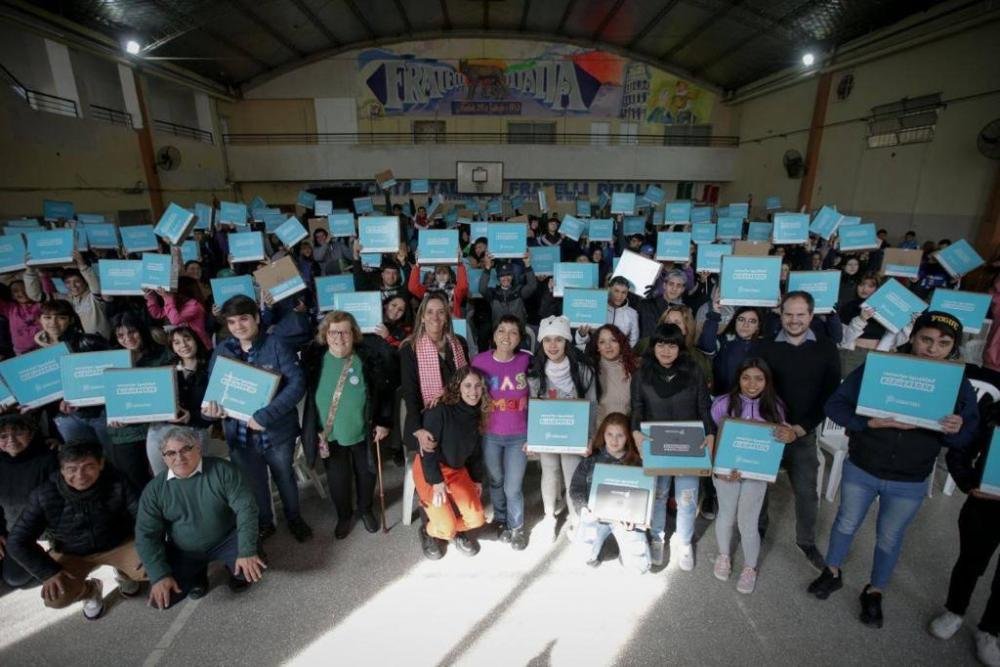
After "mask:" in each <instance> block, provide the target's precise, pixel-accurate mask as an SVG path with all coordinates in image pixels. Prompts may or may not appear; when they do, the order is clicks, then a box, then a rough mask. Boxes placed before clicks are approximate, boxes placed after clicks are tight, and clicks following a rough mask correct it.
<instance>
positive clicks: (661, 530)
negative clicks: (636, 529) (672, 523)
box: [649, 475, 701, 544]
mask: <svg viewBox="0 0 1000 667" xmlns="http://www.w3.org/2000/svg"><path fill="white" fill-rule="evenodd" d="M671 481H673V483H674V499H675V500H676V501H677V530H676V531H675V535H677V539H679V540H680V541H681V544H691V538H692V537H694V516H695V514H696V513H697V512H698V486H699V485H700V484H701V478H699V477H691V476H677V477H675V476H673V475H664V476H661V477H657V478H656V498H654V499H653V518H652V520H651V521H650V524H649V532H650V534H651V535H652V536H653V539H656V540H660V541H661V542H662V541H663V540H665V539H666V537H667V497H668V496H669V495H670V482H671Z"/></svg>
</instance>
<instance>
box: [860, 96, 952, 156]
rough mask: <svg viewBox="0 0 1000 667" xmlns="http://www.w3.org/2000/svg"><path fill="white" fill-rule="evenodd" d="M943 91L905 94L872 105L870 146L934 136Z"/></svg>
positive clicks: (913, 141)
mask: <svg viewBox="0 0 1000 667" xmlns="http://www.w3.org/2000/svg"><path fill="white" fill-rule="evenodd" d="M943 106H944V105H943V104H942V103H941V94H940V93H935V94H933V95H921V96H920V97H913V98H905V97H904V98H903V99H901V100H899V101H898V102H892V103H890V104H881V105H879V106H877V107H872V117H871V119H870V120H869V121H868V148H888V147H890V146H899V145H902V144H917V143H923V142H928V141H932V140H933V139H934V126H935V125H936V124H937V115H938V109H940V108H941V107H943Z"/></svg>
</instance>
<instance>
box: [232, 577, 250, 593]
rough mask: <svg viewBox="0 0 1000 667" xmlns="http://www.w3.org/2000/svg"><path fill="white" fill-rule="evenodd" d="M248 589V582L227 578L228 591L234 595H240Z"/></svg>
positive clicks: (241, 579)
mask: <svg viewBox="0 0 1000 667" xmlns="http://www.w3.org/2000/svg"><path fill="white" fill-rule="evenodd" d="M248 588H250V582H249V581H247V580H246V579H243V578H242V577H234V576H232V575H230V576H229V590H231V591H232V592H234V593H242V592H243V591H245V590H246V589H248Z"/></svg>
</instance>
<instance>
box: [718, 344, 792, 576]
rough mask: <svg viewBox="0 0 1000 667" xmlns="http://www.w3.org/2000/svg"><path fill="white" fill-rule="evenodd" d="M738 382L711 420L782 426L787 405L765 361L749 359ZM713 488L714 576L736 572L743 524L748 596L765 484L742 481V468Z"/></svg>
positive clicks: (788, 436) (781, 432)
mask: <svg viewBox="0 0 1000 667" xmlns="http://www.w3.org/2000/svg"><path fill="white" fill-rule="evenodd" d="M736 379H737V381H736V383H735V384H734V385H733V387H732V389H730V390H729V393H727V394H723V395H722V396H719V397H718V398H716V399H715V401H714V402H713V403H712V420H713V421H714V422H715V424H716V426H718V427H719V428H722V424H723V422H724V421H725V420H726V419H730V418H732V419H744V420H747V421H760V422H770V423H772V424H784V422H785V406H784V404H783V403H782V402H781V399H780V398H778V394H777V392H776V391H775V389H774V380H773V379H772V377H771V369H770V368H769V367H768V365H767V363H766V362H765V361H764V360H763V359H759V358H757V357H749V358H747V359H744V360H743V361H742V363H740V365H739V367H738V368H737V369H736ZM775 436H776V437H777V438H778V440H781V441H782V442H785V443H788V442H791V441H792V440H794V439H795V432H794V431H792V430H791V429H790V428H789V429H778V432H777V433H776V434H775ZM714 482H715V490H716V493H717V495H718V499H719V512H718V516H717V517H716V520H715V536H716V539H717V540H718V542H719V555H718V556H716V558H715V569H714V573H715V578H716V579H719V580H721V581H725V580H727V579H728V578H729V575H730V573H731V572H732V547H731V544H732V537H733V527H734V526H735V525H736V524H737V520H738V522H739V529H740V543H741V544H742V545H743V570H742V572H741V573H740V579H739V582H737V584H736V590H737V591H739V592H740V593H745V594H747V595H749V594H750V593H753V590H754V587H755V586H756V584H757V558H758V556H759V555H760V533H758V532H757V521H758V519H759V518H760V511H761V508H762V507H763V506H764V494H766V493H767V482H765V481H763V480H758V479H742V478H741V477H740V473H739V471H738V470H734V471H733V472H731V473H730V474H729V475H727V476H725V477H722V476H720V475H715V480H714Z"/></svg>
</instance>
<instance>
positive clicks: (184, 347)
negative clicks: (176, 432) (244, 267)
mask: <svg viewBox="0 0 1000 667" xmlns="http://www.w3.org/2000/svg"><path fill="white" fill-rule="evenodd" d="M211 356H212V354H211V352H209V350H208V348H207V347H205V343H204V342H202V340H201V337H200V336H199V335H198V332H197V331H195V330H194V329H193V328H191V327H189V326H187V325H186V324H182V325H180V326H179V327H177V328H176V329H173V330H172V331H171V332H170V333H168V334H167V354H166V359H165V361H166V362H167V363H168V364H170V365H172V366H173V367H174V369H175V370H176V371H177V407H178V415H177V419H175V420H173V421H171V422H165V423H160V424H150V426H149V431H148V432H147V433H146V458H147V459H148V460H149V465H150V467H151V468H152V469H153V475H154V476H155V475H158V474H159V473H160V472H162V471H164V470H166V469H167V466H166V464H165V463H164V462H163V455H162V454H161V453H160V445H161V444H162V443H163V436H164V435H165V434H166V432H167V431H168V430H170V429H171V428H173V427H174V426H176V425H178V424H180V425H183V426H188V427H191V428H192V429H194V432H195V433H197V434H198V437H199V438H201V444H202V451H203V452H204V451H205V445H206V443H207V442H208V428H209V426H211V424H212V422H210V421H208V420H207V419H205V418H204V417H203V416H202V414H201V402H202V399H204V398H205V390H206V389H207V388H208V361H209V359H210V358H211Z"/></svg>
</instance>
